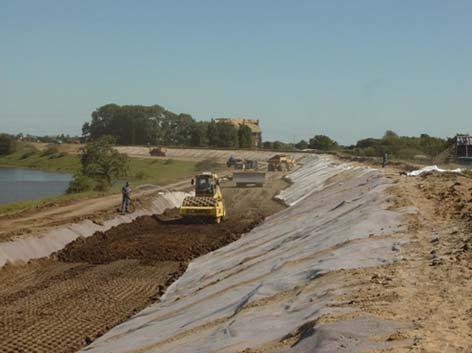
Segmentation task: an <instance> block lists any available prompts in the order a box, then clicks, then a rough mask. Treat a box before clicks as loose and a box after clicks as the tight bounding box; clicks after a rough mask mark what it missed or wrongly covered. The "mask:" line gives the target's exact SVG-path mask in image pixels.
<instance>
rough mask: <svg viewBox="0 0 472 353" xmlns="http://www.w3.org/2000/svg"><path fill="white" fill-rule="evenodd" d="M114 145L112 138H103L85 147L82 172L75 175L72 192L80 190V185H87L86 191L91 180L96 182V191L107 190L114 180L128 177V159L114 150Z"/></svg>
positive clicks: (81, 158)
mask: <svg viewBox="0 0 472 353" xmlns="http://www.w3.org/2000/svg"><path fill="white" fill-rule="evenodd" d="M114 143H115V139H114V138H113V137H112V136H103V137H100V138H98V139H96V140H92V141H89V142H88V143H87V144H86V145H85V147H84V148H83V149H82V152H81V156H80V162H81V164H82V170H81V172H80V173H78V174H77V175H75V177H74V180H73V182H72V183H71V185H70V186H69V191H70V192H74V191H77V190H80V189H81V186H80V185H87V186H86V187H85V189H87V188H90V187H91V185H92V184H91V182H90V180H93V181H94V183H95V184H94V185H95V188H96V189H106V188H108V187H109V186H110V185H111V182H112V180H113V179H116V178H120V177H124V176H126V175H127V173H128V168H129V160H128V157H127V156H126V155H124V154H121V153H119V152H118V151H117V150H116V149H114V148H113V146H114ZM81 191H84V190H81Z"/></svg>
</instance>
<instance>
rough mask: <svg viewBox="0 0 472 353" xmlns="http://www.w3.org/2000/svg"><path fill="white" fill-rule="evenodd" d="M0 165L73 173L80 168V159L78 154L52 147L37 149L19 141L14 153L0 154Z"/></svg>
mask: <svg viewBox="0 0 472 353" xmlns="http://www.w3.org/2000/svg"><path fill="white" fill-rule="evenodd" d="M0 166H2V167H20V168H31V169H39V170H45V171H51V172H62V173H75V172H76V171H77V170H79V168H80V159H79V156H78V155H71V154H67V153H63V152H58V151H57V149H55V148H53V147H51V148H49V149H46V150H45V151H38V150H36V149H35V148H33V147H31V146H29V145H27V144H22V143H20V144H19V145H18V149H17V151H16V152H15V153H12V154H9V155H6V156H0Z"/></svg>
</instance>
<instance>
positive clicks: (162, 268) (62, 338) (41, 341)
mask: <svg viewBox="0 0 472 353" xmlns="http://www.w3.org/2000/svg"><path fill="white" fill-rule="evenodd" d="M273 175H274V176H275V175H277V177H275V178H274V179H272V180H271V181H270V182H269V183H268V184H267V186H266V187H264V188H257V189H256V188H254V189H236V188H234V187H232V186H231V184H226V185H223V194H224V197H225V200H226V206H227V208H228V220H227V221H226V222H224V223H222V224H219V225H208V224H198V225H195V224H181V223H179V222H167V223H163V222H162V221H160V220H159V219H158V218H156V217H153V216H143V217H139V218H138V219H136V220H135V221H134V222H133V223H131V224H122V225H120V226H118V227H115V228H112V229H110V230H109V231H107V232H105V233H96V234H95V235H93V236H92V237H89V238H86V239H78V240H76V241H75V242H73V243H71V244H69V245H68V246H67V247H66V248H65V249H63V250H62V251H59V252H57V253H56V254H54V255H53V256H52V257H51V258H49V259H40V260H34V261H30V262H29V263H28V264H27V265H24V266H18V267H16V266H7V267H5V268H4V269H2V270H0V283H2V286H1V287H0V305H1V307H2V310H1V312H0V342H2V345H1V346H0V352H57V353H59V352H74V351H77V350H78V349H80V348H81V347H83V346H84V345H86V344H87V343H90V342H91V341H92V340H94V339H95V338H96V337H98V336H100V335H102V334H103V333H104V332H106V331H107V330H108V329H110V328H111V327H113V326H115V325H117V324H118V323H120V322H122V321H124V320H126V319H127V318H128V317H129V316H131V315H133V314H135V313H136V312H137V311H139V310H141V309H142V308H144V307H145V306H147V305H148V304H149V303H151V302H153V301H156V300H158V299H159V297H160V295H161V294H162V293H163V292H164V290H165V288H166V287H167V286H168V285H170V284H171V283H172V282H173V281H174V280H175V279H176V278H178V277H179V276H180V274H181V273H183V272H184V271H185V269H186V266H187V263H188V261H189V260H191V259H192V258H194V257H197V256H200V255H202V254H205V253H207V252H209V251H212V250H214V249H217V248H218V247H221V246H223V245H225V244H227V243H229V242H232V241H234V240H236V239H238V238H239V236H240V235H241V234H242V233H244V232H246V231H248V230H250V229H251V228H252V227H254V226H255V225H256V224H258V223H259V222H260V221H261V220H262V219H263V218H264V217H266V216H268V215H271V214H273V213H274V212H277V211H279V210H281V209H282V208H283V206H282V205H281V204H280V203H278V202H276V201H273V200H272V197H273V196H274V195H275V194H276V193H277V191H279V190H280V189H281V188H283V187H285V186H286V183H285V182H284V181H282V180H280V179H279V177H280V175H278V174H275V173H274V174H273Z"/></svg>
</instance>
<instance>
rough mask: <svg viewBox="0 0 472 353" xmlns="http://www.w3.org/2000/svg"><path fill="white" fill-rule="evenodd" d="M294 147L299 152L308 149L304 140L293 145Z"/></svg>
mask: <svg viewBox="0 0 472 353" xmlns="http://www.w3.org/2000/svg"><path fill="white" fill-rule="evenodd" d="M295 147H296V148H297V149H299V150H304V149H307V148H308V142H306V141H305V140H301V141H300V142H298V143H296V144H295Z"/></svg>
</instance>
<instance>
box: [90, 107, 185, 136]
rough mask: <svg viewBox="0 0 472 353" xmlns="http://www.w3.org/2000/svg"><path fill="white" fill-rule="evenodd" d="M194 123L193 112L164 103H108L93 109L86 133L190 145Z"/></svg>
mask: <svg viewBox="0 0 472 353" xmlns="http://www.w3.org/2000/svg"><path fill="white" fill-rule="evenodd" d="M193 124H194V120H193V118H192V117H191V116H190V115H189V114H179V115H177V114H175V113H173V112H171V111H168V110H166V109H164V108H163V107H161V106H160V105H152V106H143V105H123V106H120V105H117V104H106V105H104V106H102V107H100V108H97V109H96V110H95V111H94V112H93V113H92V121H91V122H86V123H85V124H84V125H83V126H82V135H83V137H84V138H85V139H86V140H93V139H97V138H99V137H102V136H106V135H110V136H113V137H115V138H116V142H117V143H118V144H120V145H136V144H138V145H147V144H157V145H188V144H190V138H191V127H192V125H193Z"/></svg>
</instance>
